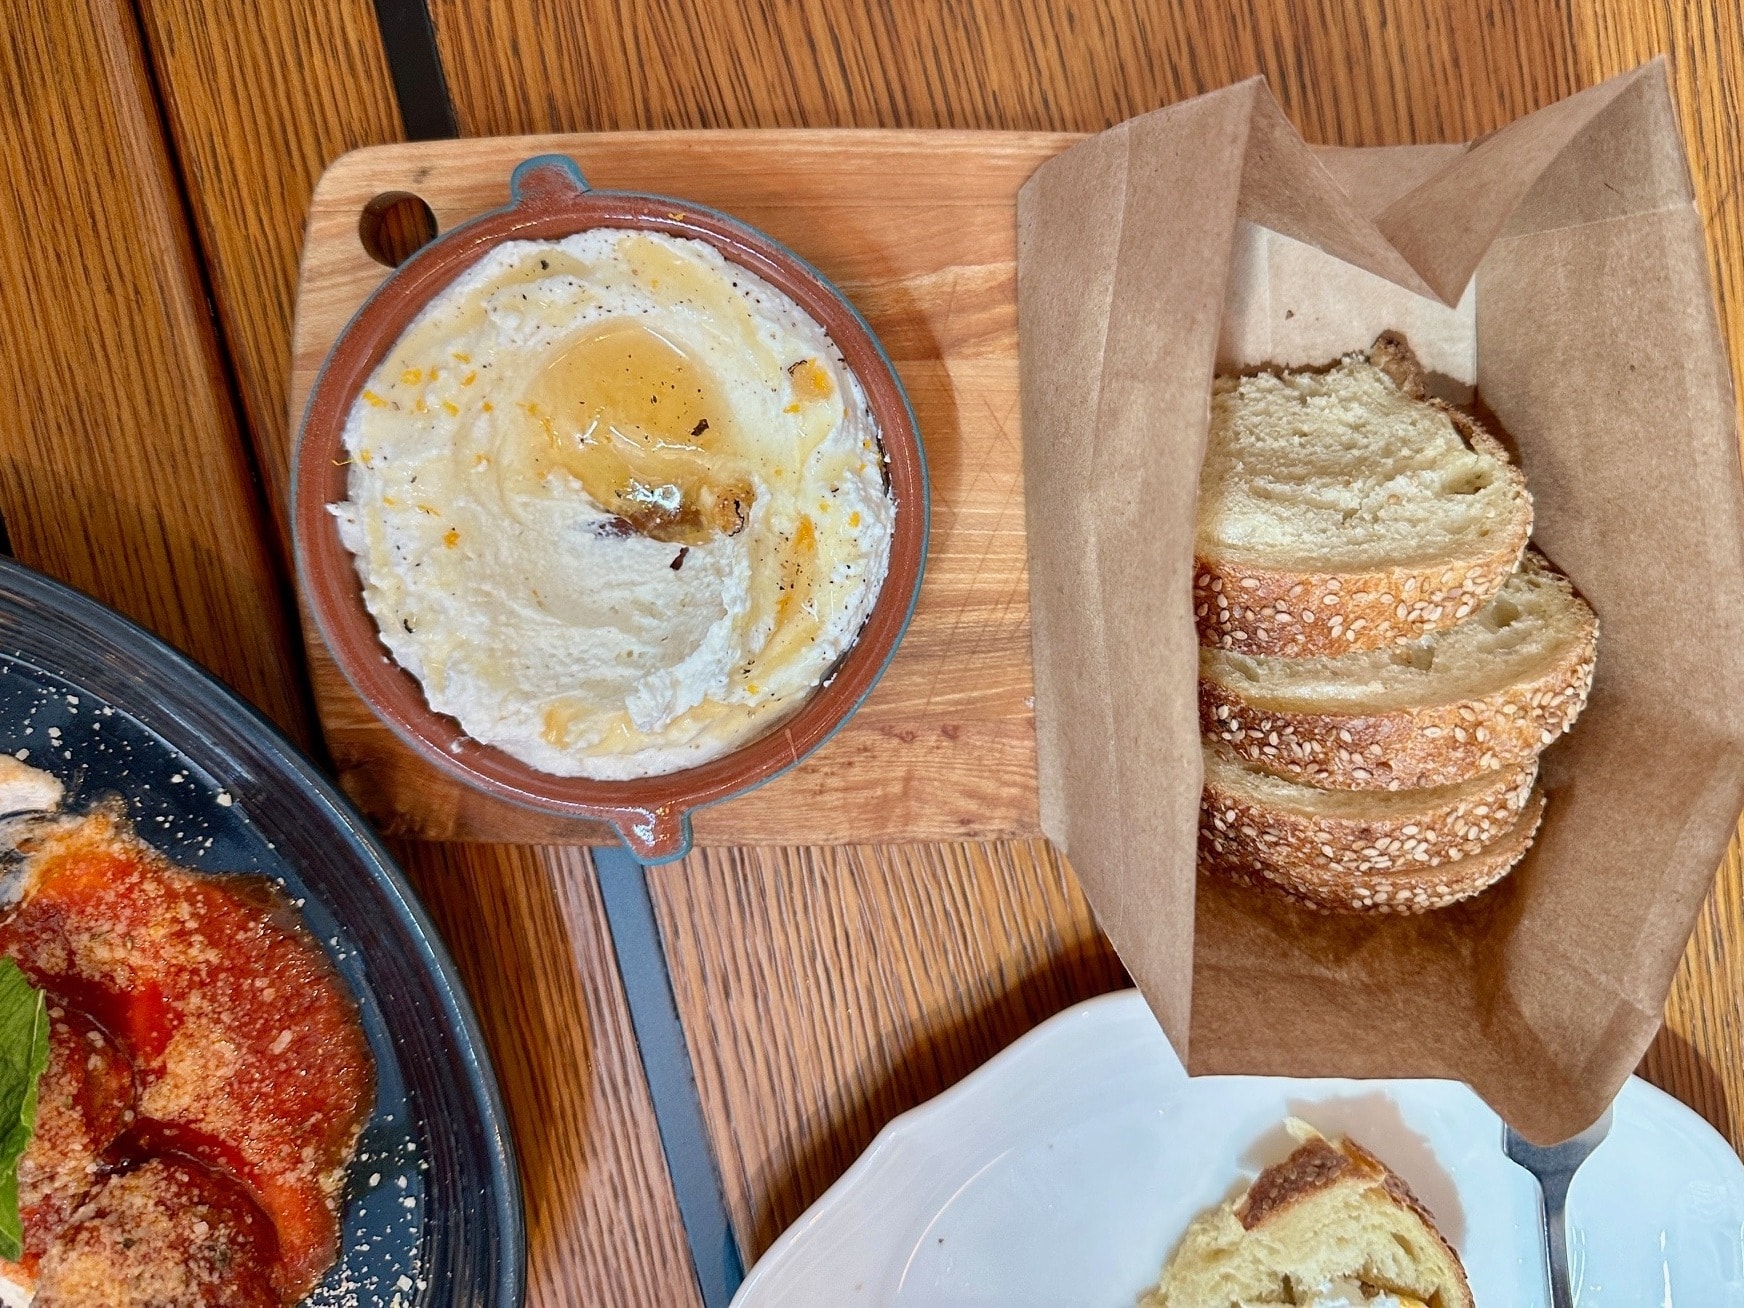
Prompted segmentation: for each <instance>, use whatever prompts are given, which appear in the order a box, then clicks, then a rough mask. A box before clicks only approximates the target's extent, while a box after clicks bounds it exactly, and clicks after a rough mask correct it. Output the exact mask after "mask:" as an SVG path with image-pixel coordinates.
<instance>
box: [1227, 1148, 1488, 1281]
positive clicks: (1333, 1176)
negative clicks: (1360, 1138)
mask: <svg viewBox="0 0 1744 1308" xmlns="http://www.w3.org/2000/svg"><path fill="white" fill-rule="evenodd" d="M1352 1183H1355V1184H1359V1185H1365V1184H1366V1185H1377V1186H1379V1187H1380V1188H1381V1189H1382V1190H1383V1191H1384V1192H1385V1193H1386V1196H1387V1198H1388V1199H1390V1200H1392V1201H1393V1202H1394V1203H1395V1204H1397V1205H1398V1206H1399V1207H1401V1208H1403V1209H1405V1210H1406V1211H1408V1212H1409V1213H1410V1214H1411V1215H1412V1216H1413V1217H1415V1218H1416V1219H1417V1220H1418V1222H1420V1223H1421V1224H1422V1226H1423V1229H1424V1231H1425V1232H1427V1233H1428V1235H1429V1236H1430V1238H1431V1239H1433V1240H1434V1241H1435V1243H1436V1245H1437V1246H1439V1248H1440V1249H1441V1251H1442V1253H1443V1254H1444V1255H1445V1256H1446V1258H1447V1262H1448V1264H1449V1266H1450V1267H1452V1268H1453V1269H1454V1270H1455V1271H1456V1272H1457V1273H1458V1278H1459V1279H1458V1283H1457V1285H1455V1286H1454V1287H1453V1288H1454V1290H1455V1291H1456V1293H1458V1294H1459V1295H1460V1296H1461V1297H1460V1298H1459V1300H1458V1301H1457V1302H1456V1303H1450V1304H1447V1305H1445V1308H1475V1304H1474V1301H1473V1299H1472V1292H1471V1286H1470V1285H1469V1284H1468V1283H1467V1281H1466V1278H1465V1267H1464V1265H1463V1264H1462V1263H1461V1262H1460V1260H1459V1255H1458V1254H1457V1253H1455V1252H1454V1249H1453V1246H1452V1245H1450V1244H1449V1243H1448V1242H1447V1240H1446V1238H1445V1237H1444V1236H1443V1235H1442V1234H1441V1231H1440V1230H1439V1229H1438V1228H1437V1227H1436V1225H1435V1218H1434V1217H1433V1216H1432V1215H1431V1214H1430V1212H1429V1210H1428V1209H1427V1208H1425V1207H1424V1206H1423V1203H1422V1201H1421V1200H1419V1199H1418V1198H1417V1196H1416V1195H1415V1194H1413V1193H1412V1192H1411V1187H1410V1186H1408V1185H1406V1184H1405V1181H1404V1179H1403V1178H1402V1177H1400V1176H1399V1174H1398V1173H1397V1172H1395V1171H1393V1169H1392V1168H1390V1167H1388V1166H1387V1165H1386V1164H1385V1163H1383V1162H1382V1161H1381V1160H1380V1159H1379V1158H1376V1157H1375V1156H1374V1155H1373V1154H1371V1153H1370V1152H1369V1151H1368V1150H1367V1149H1364V1148H1363V1147H1362V1146H1361V1145H1360V1144H1358V1143H1357V1142H1356V1141H1355V1140H1352V1139H1351V1138H1350V1137H1348V1136H1346V1137H1344V1138H1342V1139H1340V1140H1338V1141H1337V1142H1336V1143H1335V1142H1333V1141H1331V1140H1328V1139H1326V1138H1325V1137H1324V1136H1314V1137H1311V1138H1310V1139H1308V1140H1305V1141H1303V1142H1302V1143H1301V1144H1300V1145H1298V1146H1297V1147H1296V1149H1295V1151H1294V1152H1292V1153H1291V1154H1290V1156H1289V1157H1288V1158H1286V1159H1284V1160H1283V1161H1282V1162H1281V1163H1274V1164H1273V1165H1272V1166H1270V1167H1268V1168H1266V1169H1265V1171H1263V1172H1261V1173H1260V1174H1259V1175H1258V1176H1256V1177H1255V1178H1254V1180H1253V1184H1252V1185H1250V1186H1249V1187H1248V1189H1247V1194H1246V1195H1244V1196H1243V1197H1242V1199H1241V1201H1240V1203H1239V1204H1237V1206H1236V1210H1235V1216H1236V1220H1237V1221H1239V1222H1240V1223H1241V1225H1242V1228H1243V1229H1244V1230H1249V1231H1251V1230H1253V1229H1254V1228H1255V1227H1257V1226H1259V1225H1260V1224H1261V1223H1263V1222H1265V1221H1266V1220H1267V1219H1268V1218H1271V1217H1274V1216H1276V1215H1277V1214H1278V1213H1280V1212H1282V1211H1284V1210H1285V1209H1287V1208H1289V1207H1291V1206H1293V1205H1295V1204H1298V1203H1301V1202H1302V1201H1303V1200H1305V1199H1308V1198H1310V1197H1312V1196H1313V1195H1316V1194H1318V1193H1320V1192H1321V1191H1324V1190H1329V1189H1331V1188H1333V1187H1334V1186H1338V1185H1345V1184H1352Z"/></svg>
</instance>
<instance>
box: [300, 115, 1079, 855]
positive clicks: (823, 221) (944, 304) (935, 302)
mask: <svg viewBox="0 0 1744 1308" xmlns="http://www.w3.org/2000/svg"><path fill="white" fill-rule="evenodd" d="M1076 139H1077V138H1076V137H1073V136H1068V135H1060V134H1051V133H1049V134H1044V133H1018V132H1011V133H993V132H917V131H845V130H830V131H800V130H795V131H736V132H700V131H698V132H692V131H686V132H647V133H601V134H593V135H577V136H528V137H505V138H496V139H478V140H460V141H438V142H424V143H417V144H409V145H387V146H376V147H370V148H368V149H363V150H357V151H354V152H353V153H351V154H348V155H345V156H344V157H343V158H341V159H339V160H338V161H337V162H335V163H334V164H333V165H332V167H330V168H329V169H328V170H327V172H326V173H325V175H324V176H323V177H322V178H321V181H320V183H319V184H318V185H317V187H316V189H315V194H314V197H313V200H312V202H311V208H310V214H309V224H308V232H307V238H306V241H305V244H304V248H303V261H302V279H301V285H300V288H299V291H298V297H297V317H296V330H295V337H294V342H293V350H294V353H293V362H292V377H291V415H292V422H291V429H292V431H293V433H294V432H295V430H296V428H297V426H298V424H299V422H300V420H301V417H302V412H303V403H304V400H305V399H306V397H307V396H308V393H309V388H310V386H311V385H312V383H313V381H314V378H315V375H316V373H317V371H318V370H319V368H320V366H321V361H322V359H323V358H324V357H325V355H326V353H327V350H328V347H329V346H330V345H331V344H332V342H333V340H334V338H335V337H336V336H337V335H338V334H339V332H340V330H341V329H342V328H343V327H344V325H345V323H346V322H347V320H349V318H350V317H351V315H352V313H353V312H354V311H355V310H356V309H357V308H358V306H359V305H361V304H362V303H363V301H364V300H365V298H367V297H368V295H369V293H370V292H371V291H372V290H374V289H375V287H376V286H377V285H379V284H380V282H381V281H382V279H383V278H384V277H386V276H387V274H388V272H389V269H388V268H386V267H385V266H383V265H382V264H380V263H378V262H377V261H376V260H375V259H374V258H372V257H371V255H370V254H369V253H368V252H366V250H365V249H364V245H363V242H362V239H361V237H360V235H359V227H360V220H361V219H362V216H363V213H364V209H365V207H366V206H367V205H369V204H370V202H371V201H372V200H375V199H377V197H381V196H385V195H390V194H392V193H394V192H408V193H411V194H414V195H417V196H419V197H421V198H422V199H423V200H424V201H425V202H426V203H427V204H428V205H429V206H430V209H431V211H432V212H433V213H434V215H435V217H436V223H437V226H438V229H439V230H441V231H447V230H449V229H450V228H452V227H454V226H456V225H458V224H459V223H462V222H464V221H466V220H467V219H468V218H471V217H473V216H474V215H476V214H479V213H481V212H483V211H485V210H487V209H493V208H496V207H498V206H500V205H502V204H505V203H506V202H507V200H508V184H509V174H510V172H511V171H512V170H513V169H514V167H515V165H516V164H518V163H519V162H521V161H522V160H523V159H526V158H528V157H530V156H532V155H537V154H547V153H561V154H567V155H569V156H570V157H571V158H573V159H574V160H575V161H576V162H577V163H578V164H579V165H580V166H581V169H582V172H583V173H584V174H585V175H586V177H587V179H588V180H589V182H590V183H592V184H593V185H594V186H596V187H600V188H607V187H611V188H619V189H626V190H640V191H653V192H657V193H661V194H669V195H680V196H684V197H685V198H688V199H691V200H698V201H701V202H703V203H705V204H709V205H713V206H715V207H716V208H719V209H723V210H725V211H726V212H728V213H730V214H732V215H734V216H735V217H737V218H740V219H742V220H743V221H745V222H747V223H750V224H751V225H753V226H755V227H758V228H761V229H762V230H764V231H765V232H768V233H769V234H771V235H773V236H775V237H776V238H777V239H779V240H781V241H783V242H785V243H786V244H787V245H788V246H790V247H792V248H793V249H794V250H796V251H798V252H799V253H800V254H801V255H802V256H803V257H805V258H806V259H808V260H810V261H811V262H812V263H814V264H816V265H817V266H818V267H819V268H821V269H822V270H823V272H824V273H825V274H826V275H827V276H828V277H830V278H831V279H832V280H833V281H834V282H835V283H836V285H837V286H839V287H840V288H841V289H842V290H843V291H844V292H845V293H846V294H847V296H848V297H849V298H850V299H851V300H852V301H853V302H854V303H855V304H856V305H857V306H858V307H859V308H860V310H861V312H862V313H864V314H865V315H866V317H867V319H868V320H869V321H870V322H871V324H872V327H873V330H874V331H876V332H877V333H878V335H879V337H880V338H881V339H882V340H883V342H884V346H885V348H886V350H888V352H889V354H890V356H891V358H892V359H893V360H894V361H895V364H896V367H897V371H898V372H899V373H900V374H901V377H902V380H903V383H904V385H905V386H906V387H907V388H908V393H909V397H910V399H911V400H912V402H913V404H914V408H915V412H916V414H917V415H918V417H919V419H920V428H921V434H922V439H923V441H924V443H925V446H926V454H927V460H928V463H929V465H930V469H931V474H932V542H931V547H930V552H929V554H928V557H927V570H926V578H925V581H924V584H923V585H922V588H921V593H920V601H919V605H918V607H917V608H916V611H915V615H914V622H913V624H912V625H911V626H910V628H909V630H908V634H907V636H906V637H905V638H904V640H903V643H902V646H901V648H900V649H899V650H898V651H897V654H896V658H895V659H894V661H893V662H892V663H891V665H890V667H889V669H888V671H886V673H885V675H884V678H883V680H882V681H881V682H880V683H879V685H878V687H877V689H876V690H875V691H874V692H873V694H872V696H871V698H870V699H868V700H867V702H866V703H865V704H864V705H863V706H862V707H861V709H860V711H859V713H857V714H856V715H855V716H854V718H853V719H852V720H851V721H850V722H849V723H848V725H847V726H846V727H845V728H844V729H843V730H842V731H841V732H839V733H838V734H837V735H836V736H835V737H834V738H833V739H832V740H830V741H829V743H827V744H826V745H825V746H824V747H823V748H822V749H820V750H819V751H818V752H817V753H816V754H815V755H813V756H812V757H811V758H810V759H809V760H807V761H806V762H805V763H803V764H802V765H801V766H799V767H798V768H796V769H794V770H793V771H791V772H789V773H787V774H786V775H785V776H782V777H779V778H777V779H776V780H775V781H773V782H771V783H769V784H768V785H766V786H764V787H762V788H761V789H758V790H754V791H752V792H751V793H749V794H747V795H744V796H742V797H740V798H738V799H735V800H731V801H728V802H726V803H723V804H719V805H716V806H714V807H713V808H708V809H703V810H701V811H699V812H698V813H697V814H696V818H695V832H696V840H697V843H698V844H703V845H709V844H714V845H744V844H790V845H800V844H825V843H843V844H847V843H897V842H903V841H920V840H953V839H983V838H986V839H991V838H1003V837H1023V836H1033V835H1036V834H1038V832H1039V830H1040V827H1039V819H1038V816H1037V809H1036V764H1035V708H1034V698H1033V687H1032V679H1031V669H1030V629H1029V591H1028V581H1027V576H1026V572H1025V562H1024V561H1025V550H1024V512H1023V494H1024V490H1023V477H1022V455H1021V447H1020V445H1019V433H1018V408H1019V406H1018V384H1017V268H1016V257H1017V248H1016V247H1017V226H1016V195H1017V190H1018V188H1019V187H1020V186H1021V185H1022V184H1023V182H1024V180H1025V179H1026V178H1027V177H1028V176H1029V175H1030V173H1031V172H1033V171H1034V170H1035V168H1036V166H1037V165H1038V164H1040V163H1041V162H1042V161H1043V160H1045V159H1047V158H1049V157H1050V156H1052V155H1054V154H1056V153H1057V152H1059V151H1060V150H1062V149H1064V148H1065V147H1066V146H1067V145H1069V144H1071V142H1072V141H1074V140H1076ZM293 439H294V437H293ZM1039 493H1043V494H1045V493H1046V488H1045V487H1044V488H1040V492H1039ZM304 630H305V636H306V639H307V643H308V647H309V653H310V662H311V670H312V676H313V681H314V687H315V695H316V700H317V703H318V707H319V709H320V713H321V719H322V723H323V725H324V727H325V729H326V737H327V743H328V746H329V747H330V749H331V750H332V754H333V759H334V762H335V764H336V765H337V768H338V772H339V777H340V781H341V783H342V784H343V785H344V787H345V789H346V790H347V791H348V792H349V793H350V794H351V795H352V797H353V798H354V799H356V800H357V801H358V803H359V804H360V805H361V806H362V807H363V809H364V810H365V811H366V812H367V813H368V814H369V815H370V817H371V818H372V819H373V820H374V821H375V822H376V823H378V824H379V825H380V826H381V827H383V828H384V829H385V830H387V831H388V832H390V833H393V834H398V835H405V836H412V837H418V838H424V839H432V840H481V841H512V842H517V843H521V842H581V841H590V840H595V839H598V838H601V836H602V835H603V829H602V828H596V827H593V826H592V825H591V824H588V823H581V822H576V821H573V820H566V819H560V818H550V817H546V816H544V815H541V814H539V813H535V812H531V811H529V810H526V809H523V808H520V807H519V806H517V805H514V804H510V803H508V802H506V801H504V800H500V799H496V798H494V797H491V796H487V795H484V794H481V793H479V792H477V791H474V790H472V789H470V788H468V787H466V786H465V785H463V784H462V783H460V782H458V781H455V780H452V779H450V778H449V777H448V776H447V774H445V773H443V772H440V771H438V770H437V769H435V768H434V767H432V766H431V765H429V764H428V763H425V762H424V761H423V760H422V759H421V758H419V757H418V756H417V755H415V754H414V753H413V752H412V751H411V750H410V749H408V748H407V747H405V746H404V745H402V744H401V743H400V741H399V740H398V739H397V738H396V737H395V736H394V735H393V734H392V733H391V732H390V731H389V730H388V729H387V727H385V726H383V725H382V724H381V723H380V722H379V721H378V720H377V719H376V717H375V716H374V715H373V714H372V713H371V712H370V710H369V709H368V708H367V707H366V706H365V705H364V704H363V702H362V701H361V700H360V699H359V698H358V697H357V696H356V694H355V693H354V692H353V691H352V689H351V687H350V685H349V684H348V683H347V682H346V680H345V678H344V677H343V676H342V675H341V673H340V672H339V670H338V668H337V667H336V666H335V664H334V663H333V661H332V658H331V657H330V656H329V655H328V653H327V650H326V647H325V645H324V644H323V643H322V641H321V638H320V636H319V635H318V634H317V633H316V632H315V630H314V628H313V626H312V625H311V624H310V623H309V622H308V620H307V615H306V614H305V620H304Z"/></svg>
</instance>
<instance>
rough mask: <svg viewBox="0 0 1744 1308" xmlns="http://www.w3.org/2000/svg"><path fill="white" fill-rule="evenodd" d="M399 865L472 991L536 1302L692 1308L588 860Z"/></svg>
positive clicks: (542, 854) (556, 856) (448, 855)
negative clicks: (500, 1101) (515, 1167)
mask: <svg viewBox="0 0 1744 1308" xmlns="http://www.w3.org/2000/svg"><path fill="white" fill-rule="evenodd" d="M397 852H398V853H399V856H400V858H401V861H402V863H403V865H404V866H405V868H406V871H407V873H408V874H409V875H410V876H411V878H412V882H413V884H414V885H415V886H416V887H417V889H418V893H419V895H420V896H421V897H422V898H423V900H424V903H425V905H426V906H427V907H428V908H429V909H430V913H431V916H432V917H434V918H435V920H436V925H437V928H438V929H439V930H440V931H441V933H442V936H443V938H444V939H445V940H447V941H448V943H449V946H450V948H451V949H452V950H453V952H454V957H455V962H456V963H458V964H459V965H460V969H461V971H462V973H464V974H465V976H466V979H467V986H468V988H469V989H470V991H471V993H472V999H473V1002H474V1003H475V1004H476V1005H477V1006H478V1011H479V1019H480V1021H481V1022H482V1023H483V1025H484V1028H485V1036H486V1038H487V1039H488V1040H489V1042H490V1046H491V1051H492V1054H493V1055H494V1058H495V1062H496V1070H497V1078H498V1080H499V1081H500V1082H501V1084H502V1088H503V1094H504V1096H505V1098H507V1100H508V1102H509V1105H510V1111H511V1114H512V1115H513V1117H514V1123H515V1143H516V1146H517V1151H518V1153H519V1155H520V1164H521V1182H522V1186H523V1188H524V1191H525V1195H526V1207H527V1245H528V1252H529V1255H530V1279H529V1302H530V1303H532V1304H534V1305H537V1306H538V1308H571V1306H572V1305H579V1304H644V1303H646V1304H653V1303H659V1304H688V1303H691V1302H694V1300H695V1283H694V1281H693V1280H692V1276H691V1270H690V1252H689V1250H688V1249H687V1248H686V1246H685V1243H684V1235H683V1230H682V1227H681V1226H680V1224H679V1220H678V1208H677V1205H676V1203H675V1201H674V1199H673V1196H672V1187H671V1185H670V1183H669V1182H668V1180H667V1177H666V1162H665V1158H664V1157H663V1156H662V1154H661V1151H660V1141H659V1137H658V1136H657V1134H656V1132H655V1127H654V1110H653V1108H652V1107H651V1105H650V1103H649V1099H648V1087H647V1085H646V1083H645V1082H644V1081H643V1080H642V1076H641V1064H640V1062H639V1061H638V1058H637V1054H636V1037H635V1034H634V1032H633V1031H632V1030H631V1029H630V1020H629V1015H628V1013H627V1012H626V1010H625V1008H624V1003H623V996H622V994H621V993H620V991H619V989H618V977H617V970H616V965H615V963H614V961H613V953H612V941H611V936H610V935H609V934H608V932H607V930H606V925H605V913H604V909H603V908H602V907H601V904H600V896H599V884H598V882H597V881H596V880H595V879H594V875H593V868H592V867H591V866H590V865H589V863H588V859H587V855H586V853H585V852H583V851H581V850H577V849H527V848H524V847H522V848H517V847H514V846H506V845H434V844H411V843H405V844H401V845H399V846H398V848H397Z"/></svg>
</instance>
